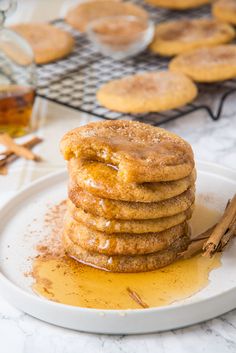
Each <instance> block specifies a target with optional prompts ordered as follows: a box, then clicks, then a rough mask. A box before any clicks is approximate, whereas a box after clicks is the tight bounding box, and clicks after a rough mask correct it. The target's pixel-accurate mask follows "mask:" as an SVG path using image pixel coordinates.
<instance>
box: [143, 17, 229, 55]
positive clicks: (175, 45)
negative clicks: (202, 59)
mask: <svg viewBox="0 0 236 353" xmlns="http://www.w3.org/2000/svg"><path fill="white" fill-rule="evenodd" d="M234 37H235V30H234V28H233V27H232V26H230V25H229V24H226V23H220V22H219V21H216V20H213V19H208V18H200V19H199V18H198V19H193V20H188V19H183V20H182V19H181V20H176V21H169V22H163V23H161V24H159V25H157V26H156V32H155V37H154V40H153V42H152V43H151V45H150V49H151V50H152V51H153V52H155V53H158V54H160V55H163V56H173V55H177V54H181V53H184V52H187V51H189V50H192V49H196V48H201V47H204V46H207V47H211V46H216V45H219V44H224V43H228V42H230V41H232V40H233V39H234Z"/></svg>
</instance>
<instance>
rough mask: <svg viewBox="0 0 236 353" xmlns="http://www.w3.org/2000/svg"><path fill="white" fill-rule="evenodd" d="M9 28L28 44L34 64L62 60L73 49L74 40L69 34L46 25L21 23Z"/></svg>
mask: <svg viewBox="0 0 236 353" xmlns="http://www.w3.org/2000/svg"><path fill="white" fill-rule="evenodd" d="M11 28H12V29H13V30H14V31H15V32H17V33H18V34H20V35H21V36H22V37H24V38H25V39H26V40H27V41H28V42H29V44H30V45H31V47H32V49H33V52H34V56H35V62H36V64H47V63H50V62H52V61H56V60H59V59H62V58H64V57H66V56H67V55H69V54H70V53H71V52H72V50H73V47H74V39H73V38H72V36H71V35H70V34H69V33H67V32H65V31H63V30H61V29H59V28H56V27H54V26H52V25H49V24H46V23H22V24H18V25H14V26H12V27H11Z"/></svg>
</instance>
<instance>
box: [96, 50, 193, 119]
mask: <svg viewBox="0 0 236 353" xmlns="http://www.w3.org/2000/svg"><path fill="white" fill-rule="evenodd" d="M154 46H155V45H154ZM152 48H153V45H152ZM196 96H197V88H196V86H195V85H194V83H193V82H192V81H191V80H190V79H189V78H187V77H186V76H185V75H183V74H173V72H169V71H157V72H155V71H153V72H146V73H142V74H136V75H132V76H126V77H123V78H120V79H116V80H112V81H110V82H108V83H105V84H104V85H103V86H101V87H100V88H99V89H98V91H97V100H98V102H99V104H100V105H102V106H104V107H105V108H107V109H110V110H114V111H117V112H121V113H131V114H141V113H150V112H161V111H165V110H170V109H175V108H179V107H182V106H184V105H185V104H187V103H189V102H191V101H192V100H193V99H194V98H195V97H196Z"/></svg>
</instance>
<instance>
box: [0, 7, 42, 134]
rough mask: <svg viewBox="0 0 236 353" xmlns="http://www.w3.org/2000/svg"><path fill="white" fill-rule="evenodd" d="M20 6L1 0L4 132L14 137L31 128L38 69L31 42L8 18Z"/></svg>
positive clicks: (0, 128)
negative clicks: (11, 26)
mask: <svg viewBox="0 0 236 353" xmlns="http://www.w3.org/2000/svg"><path fill="white" fill-rule="evenodd" d="M15 7H16V1H14V0H6V1H5V0H0V133H3V132H7V133H8V134H9V135H11V136H12V137H18V136H22V135H24V134H26V133H28V132H30V130H31V122H32V121H31V120H32V119H31V117H32V110H33V104H34V99H35V88H36V71H35V64H34V55H33V51H32V48H31V47H30V45H29V44H28V42H27V41H26V40H25V39H24V38H22V37H21V36H19V35H18V34H17V33H15V32H14V31H12V30H11V29H7V28H5V27H4V26H3V25H4V21H5V18H6V16H8V15H9V14H10V13H11V12H12V11H13V10H14V9H15Z"/></svg>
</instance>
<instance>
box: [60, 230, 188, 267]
mask: <svg viewBox="0 0 236 353" xmlns="http://www.w3.org/2000/svg"><path fill="white" fill-rule="evenodd" d="M62 242H63V245H64V248H65V251H66V253H67V255H68V256H70V257H72V258H74V259H75V260H77V261H79V262H82V263H84V264H87V265H89V266H93V267H96V268H100V269H102V270H106V271H112V272H144V271H152V270H156V269H158V268H161V267H164V266H167V265H169V264H171V263H172V262H174V261H175V260H177V259H178V254H179V253H180V252H182V251H184V250H185V249H186V248H187V247H188V245H189V237H188V236H186V237H182V238H180V239H178V240H177V241H176V242H175V243H174V244H173V245H172V246H171V247H170V248H169V249H167V250H161V251H158V252H155V253H153V254H145V255H135V256H126V255H114V256H107V255H104V254H98V253H94V252H89V251H87V250H85V249H83V248H82V247H80V246H79V245H77V244H75V243H74V242H72V241H71V240H70V238H69V237H68V236H67V235H66V234H65V233H64V234H63V237H62Z"/></svg>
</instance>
